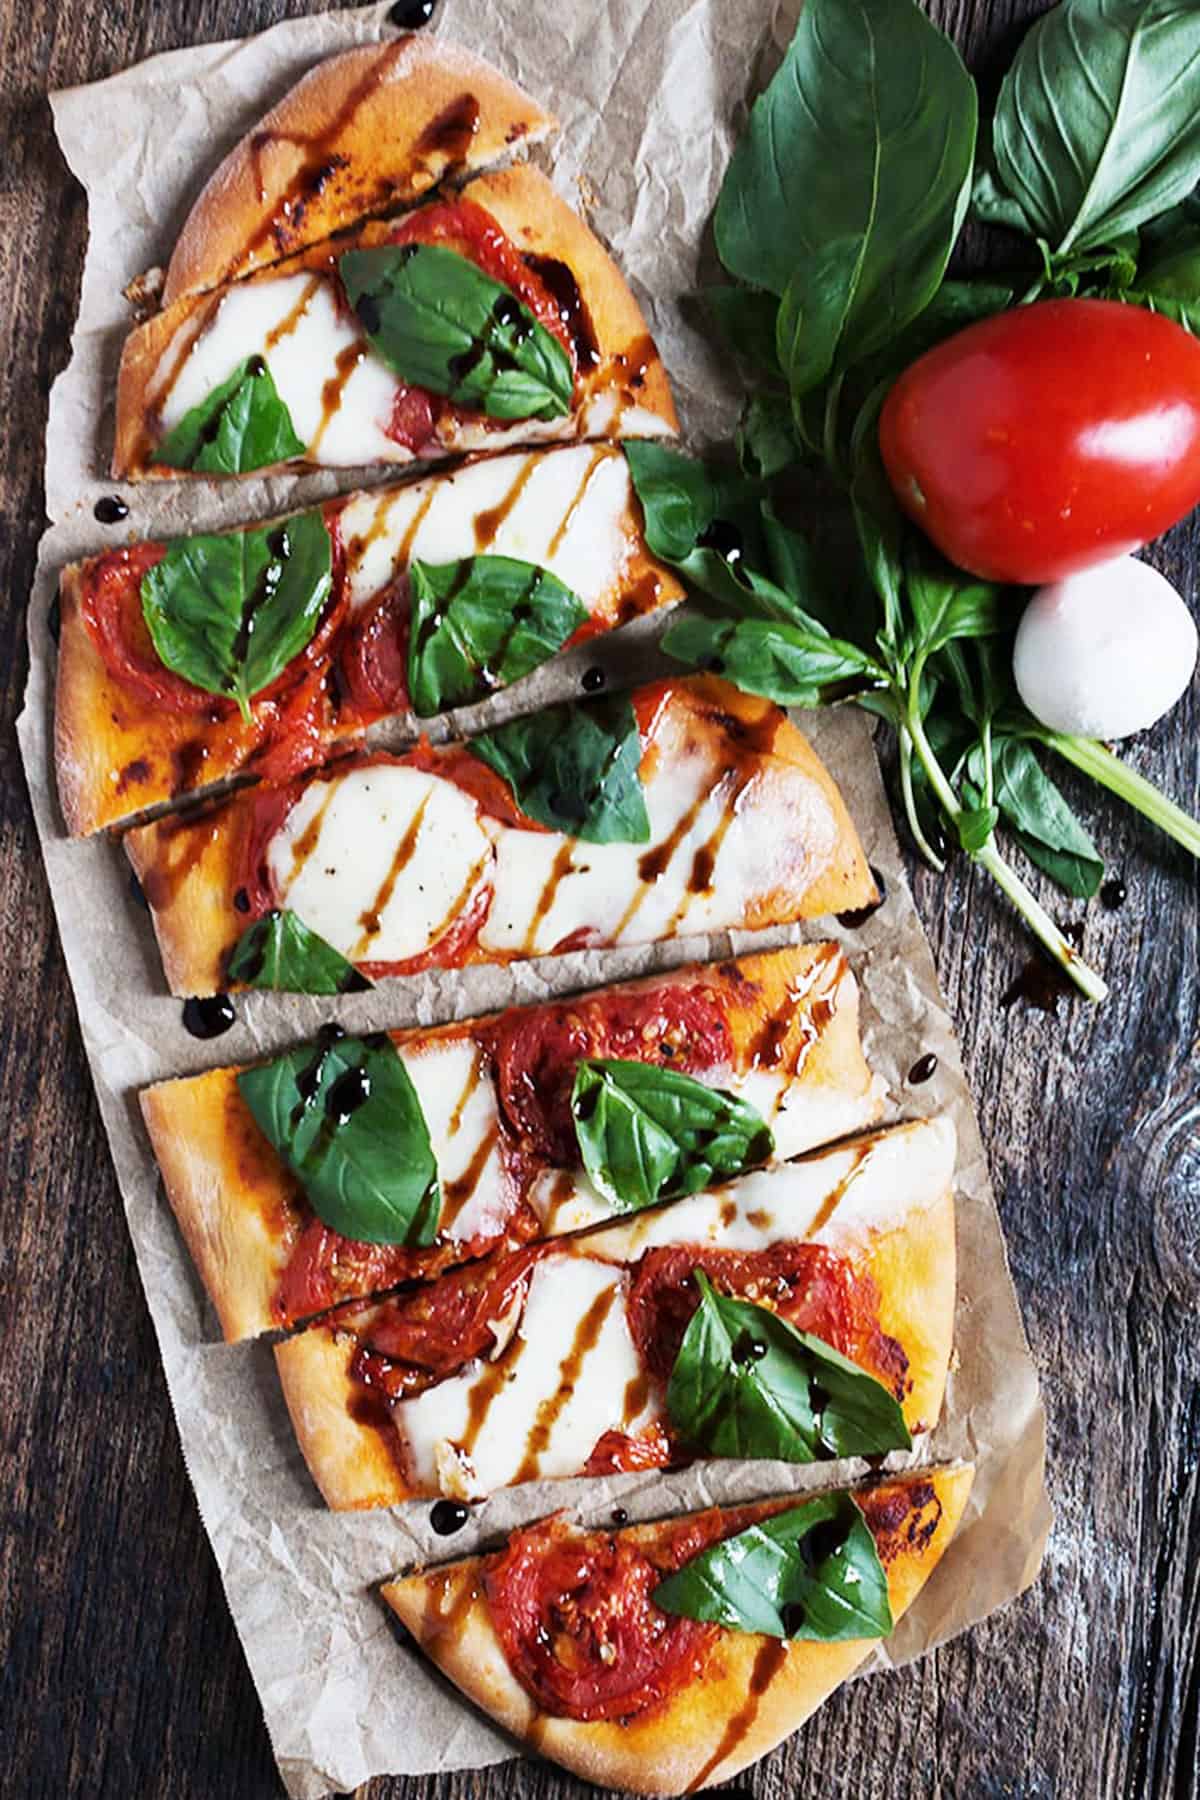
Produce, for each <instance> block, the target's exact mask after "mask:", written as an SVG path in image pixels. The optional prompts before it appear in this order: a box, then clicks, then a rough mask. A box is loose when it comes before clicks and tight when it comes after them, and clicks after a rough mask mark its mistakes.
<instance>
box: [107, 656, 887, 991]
mask: <svg viewBox="0 0 1200 1800" xmlns="http://www.w3.org/2000/svg"><path fill="white" fill-rule="evenodd" d="M662 686H663V691H664V693H665V692H667V691H668V689H669V691H670V694H671V695H672V696H673V697H677V698H678V700H679V702H680V703H681V704H685V705H686V707H687V709H688V717H687V721H686V725H687V730H688V733H689V735H690V737H691V738H692V739H693V740H694V741H696V742H697V743H699V744H703V743H704V742H705V740H708V741H710V742H711V741H712V739H713V738H714V737H715V736H716V735H717V734H727V733H729V732H730V731H731V730H732V732H733V734H734V737H735V740H736V742H737V744H738V745H739V746H742V745H744V744H745V743H746V741H750V742H753V740H754V739H755V737H756V736H757V735H758V734H760V733H762V732H763V731H764V730H765V731H766V732H767V734H768V736H769V750H770V758H771V766H772V768H773V769H774V770H776V771H779V770H783V771H784V772H785V773H791V772H794V773H795V774H797V775H799V776H800V777H801V783H802V784H801V785H800V786H798V787H797V788H796V790H795V793H796V795H797V796H798V798H799V799H800V801H802V802H806V803H807V804H808V806H809V810H816V811H818V812H819V813H820V814H821V816H822V831H823V834H825V835H823V837H822V841H821V843H820V845H819V848H818V849H817V850H815V851H814V853H813V855H812V856H811V857H810V856H809V855H808V851H807V847H806V845H805V844H804V842H803V841H802V840H801V838H800V836H799V834H798V833H797V835H796V843H797V850H798V852H799V861H798V864H797V867H796V869H795V871H794V875H793V876H792V878H791V879H790V880H789V882H787V883H786V884H785V883H784V882H782V881H781V882H780V883H778V884H777V885H776V886H774V887H772V888H771V889H769V890H765V891H763V892H762V893H761V894H759V895H758V896H756V897H755V899H754V900H753V902H752V903H751V904H750V905H749V906H748V907H747V911H746V914H745V917H744V918H743V920H742V924H743V925H744V926H746V927H747V928H749V929H755V928H757V927H760V926H767V925H777V924H786V923H791V922H792V921H794V920H796V919H813V918H820V917H823V916H825V915H827V914H829V913H838V912H843V911H845V910H846V909H848V908H853V907H861V906H866V905H869V904H870V903H871V902H872V901H873V900H875V899H876V898H877V897H878V896H877V893H876V888H875V881H874V878H873V876H872V874H871V871H870V868H869V866H868V863H867V859H866V855H865V853H864V851H863V847H862V844H861V843H860V841H859V837H858V833H857V832H856V831H855V829H854V825H853V822H852V821H851V818H850V815H849V813H848V812H847V810H846V805H845V802H844V801H843V799H842V797H841V794H840V793H839V791H838V788H837V785H836V783H835V782H834V780H833V777H832V776H831V775H830V774H829V772H828V770H827V769H826V768H825V766H824V764H823V763H822V762H821V760H820V758H819V757H818V756H817V754H816V752H815V751H814V750H813V748H812V747H811V745H810V744H809V743H808V741H807V739H806V738H804V737H803V736H802V734H801V733H800V732H799V731H798V730H797V728H796V726H795V725H793V724H792V722H791V720H790V719H788V717H787V716H786V714H784V713H783V712H781V711H780V709H779V708H778V707H776V706H774V705H773V704H772V703H771V702H770V701H768V700H760V699H756V698H755V697H753V696H752V695H748V694H742V693H739V691H738V690H737V689H736V688H733V687H730V686H729V685H728V684H727V683H726V682H723V681H718V680H717V679H716V677H714V676H687V677H681V678H680V679H678V680H673V681H671V682H670V683H664V684H662ZM634 697H636V690H635V695H634ZM731 722H732V724H731ZM743 753H744V752H743ZM653 754H654V747H653V745H651V747H650V749H649V750H648V751H647V752H646V755H653ZM643 763H645V757H643ZM253 806H254V792H253V790H249V791H247V792H244V793H237V794H234V795H233V796H231V798H229V799H228V800H225V801H222V802H219V803H217V804H215V805H213V806H212V807H210V808H207V809H205V811H204V812H203V813H201V814H200V815H199V819H198V822H196V823H192V822H191V821H190V820H188V819H181V820H162V821H159V822H157V823H155V824H152V825H146V826H141V827H138V828H136V829H134V830H131V831H129V832H127V833H126V835H125V839H124V843H125V848H126V851H127V853H128V855H129V859H130V861H131V863H132V864H133V867H134V869H135V871H136V873H137V875H138V878H139V880H140V881H141V883H142V886H143V888H144V889H145V891H146V896H147V898H148V900H149V902H150V907H151V913H152V917H153V920H154V929H155V932H156V934H157V937H158V944H159V949H160V951H161V953H162V960H163V968H164V970H165V973H166V977H167V981H168V984H169V985H170V989H171V992H172V993H174V994H214V993H219V992H221V991H222V990H223V989H224V988H225V987H226V986H227V982H226V976H225V963H226V958H227V956H228V954H229V952H230V950H232V948H233V946H234V945H235V944H236V943H237V941H238V938H239V937H240V936H241V933H242V930H243V928H244V923H245V922H244V920H243V918H242V916H241V915H240V914H239V913H238V912H237V911H236V910H235V908H234V905H233V896H234V892H235V891H236V888H237V883H238V860H239V846H240V843H241V836H242V833H243V832H244V830H245V829H246V828H247V821H248V819H249V816H250V812H251V810H252V808H253ZM826 827H828V830H827V833H826ZM512 960H516V957H515V956H509V955H506V954H505V953H503V952H497V953H489V952H486V951H483V950H477V951H476V952H475V953H473V954H472V955H471V956H470V957H468V961H477V962H504V961H512Z"/></svg>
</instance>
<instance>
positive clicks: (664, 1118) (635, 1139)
mask: <svg viewBox="0 0 1200 1800" xmlns="http://www.w3.org/2000/svg"><path fill="white" fill-rule="evenodd" d="M571 1116H572V1118H573V1120H574V1122H575V1136H576V1138H577V1140H578V1143H579V1152H580V1155H581V1157H582V1159H583V1165H584V1168H585V1169H586V1170H587V1172H588V1175H589V1177H590V1178H591V1181H592V1183H593V1185H594V1186H595V1187H596V1188H597V1189H598V1190H599V1192H600V1193H601V1194H603V1195H604V1197H605V1199H607V1200H608V1201H610V1202H611V1204H612V1205H613V1206H615V1207H617V1208H619V1209H620V1210H621V1211H623V1212H636V1211H639V1210H640V1209H641V1208H642V1207H644V1206H654V1205H655V1204H656V1203H657V1202H658V1201H660V1200H673V1199H677V1198H679V1197H680V1196H681V1195H683V1194H695V1193H698V1192H699V1191H700V1189H702V1188H707V1187H712V1186H713V1185H714V1183H716V1182H720V1181H728V1180H730V1179H731V1178H732V1177H733V1176H735V1175H740V1174H742V1173H743V1172H744V1171H745V1170H746V1169H750V1168H756V1167H757V1166H758V1165H759V1164H761V1163H764V1162H766V1161H767V1160H768V1159H769V1158H770V1156H771V1154H772V1152H773V1151H774V1148H775V1140H774V1137H773V1136H772V1134H771V1129H770V1127H769V1126H768V1125H767V1124H766V1122H765V1120H764V1119H763V1118H762V1115H761V1114H760V1113H758V1112H757V1111H756V1110H755V1109H754V1107H752V1106H750V1105H748V1104H747V1103H746V1101H744V1100H739V1099H738V1098H737V1096H736V1095H735V1094H730V1093H727V1092H726V1091H725V1090H724V1089H723V1088H712V1087H706V1086H705V1084H704V1083H703V1082H702V1081H696V1080H694V1079H693V1077H692V1076H690V1075H682V1074H679V1073H678V1072H677V1071H676V1070H674V1069H662V1068H658V1067H657V1066H655V1065H654V1064H651V1063H642V1062H629V1061H625V1060H624V1059H622V1058H620V1057H612V1058H592V1059H588V1060H586V1061H584V1062H581V1063H580V1064H579V1067H578V1069H577V1070H576V1074H575V1083H574V1086H573V1088H572V1090H571Z"/></svg>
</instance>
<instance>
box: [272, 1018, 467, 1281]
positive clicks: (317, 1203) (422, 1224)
mask: <svg viewBox="0 0 1200 1800" xmlns="http://www.w3.org/2000/svg"><path fill="white" fill-rule="evenodd" d="M336 1030H337V1028H336V1027H333V1028H330V1029H329V1030H327V1032H326V1033H325V1035H324V1037H323V1038H322V1039H321V1040H319V1041H318V1043H317V1044H315V1045H312V1044H310V1045H307V1046H305V1047H303V1048H301V1049H299V1050H292V1051H289V1052H288V1054H287V1055H285V1056H280V1057H277V1058H276V1059H275V1060H274V1061H273V1062H269V1063H263V1064H261V1065H260V1066H259V1067H257V1068H253V1069H245V1070H243V1071H242V1073H241V1074H240V1075H239V1076H238V1078H237V1084H238V1089H239V1091H240V1093H241V1095H242V1098H243V1099H244V1100H245V1102H246V1105H247V1106H248V1107H249V1108H250V1111H251V1113H252V1114H253V1115H254V1119H255V1122H256V1123H257V1125H258V1127H259V1129H260V1130H261V1131H262V1132H263V1134H264V1135H265V1136H266V1137H267V1138H268V1139H269V1140H270V1142H271V1143H272V1144H273V1145H274V1146H275V1148H276V1150H277V1151H278V1152H279V1154H280V1156H281V1157H282V1158H283V1160H284V1162H285V1163H286V1164H287V1166H288V1167H289V1168H290V1169H291V1171H292V1173H293V1174H294V1175H295V1176H296V1178H297V1180H298V1181H299V1182H300V1184H301V1186H302V1187H303V1189H304V1192H305V1194H306V1195H307V1196H308V1199H309V1202H310V1204H311V1206H312V1209H313V1211H314V1212H315V1213H316V1215H317V1217H318V1218H319V1219H320V1220H321V1221H322V1222H323V1223H324V1224H326V1225H328V1226H329V1228H330V1230H331V1231H336V1232H339V1233H340V1234H341V1235H342V1236H343V1237H348V1238H355V1239H357V1240H359V1241H360V1242H363V1243H368V1244H409V1245H414V1246H418V1247H419V1246H422V1245H426V1244H431V1243H433V1242H434V1240H435V1238H436V1237H437V1229H438V1219H439V1217H440V1214H441V1204H442V1202H441V1190H440V1188H439V1185H438V1171H437V1163H436V1161H435V1159H434V1154H433V1150H432V1147H431V1145H430V1141H429V1127H428V1125H427V1124H426V1122H425V1115H424V1113H423V1112H422V1110H421V1102H420V1100H419V1099H418V1098H417V1092H416V1089H415V1088H414V1087H413V1084H412V1081H411V1079H410V1077H409V1074H408V1071H407V1069H406V1068H405V1067H404V1064H403V1062H402V1061H401V1059H400V1057H399V1055H398V1054H397V1052H396V1049H395V1047H394V1045H393V1044H392V1043H391V1042H390V1040H389V1039H388V1038H386V1037H384V1036H382V1035H380V1036H379V1037H370V1038H353V1037H345V1036H342V1035H339V1036H334V1035H333V1033H334V1032H335V1031H336Z"/></svg>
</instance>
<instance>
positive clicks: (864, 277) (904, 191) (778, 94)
mask: <svg viewBox="0 0 1200 1800" xmlns="http://www.w3.org/2000/svg"><path fill="white" fill-rule="evenodd" d="M976 114H977V106H976V99H975V86H974V83H973V82H972V80H971V78H970V76H969V75H968V74H967V72H966V70H965V69H964V67H963V65H962V61H961V59H960V58H959V55H958V52H957V51H956V50H955V48H954V46H953V44H951V42H950V41H949V39H948V38H946V37H945V36H943V34H942V33H941V32H940V31H938V30H937V28H936V27H935V26H934V25H933V24H931V22H930V21H929V19H928V18H927V17H926V16H925V14H924V13H923V12H922V10H921V8H920V7H919V6H917V5H915V4H914V3H913V0H808V4H807V5H806V6H805V8H804V10H803V12H802V13H801V15H800V22H799V24H798V26H797V27H796V32H795V36H794V37H793V39H792V43H791V46H790V48H789V50H788V52H787V55H786V57H785V58H784V61H783V64H782V67H781V68H780V70H779V72H778V73H777V75H776V76H775V78H774V80H773V81H772V82H771V84H770V86H769V87H768V88H767V90H766V92H765V93H764V94H762V95H761V96H760V97H759V99H758V100H757V101H756V102H755V105H754V109H753V111H752V113H751V115H750V123H749V126H748V128H747V130H746V132H745V133H744V135H743V137H742V140H741V142H740V143H739V145H738V147H737V149H736V150H735V152H734V155H733V159H732V161H731V162H730V165H729V169H728V171H727V173H726V176H725V180H724V182H723V184H722V187H721V192H720V196H719V198H718V200H717V209H716V214H715V218H714V229H715V232H716V240H717V251H718V253H719V255H720V258H721V261H722V262H723V263H724V265H725V267H726V269H728V270H729V272H730V274H732V275H735V276H737V277H738V279H739V280H742V281H745V282H749V283H751V284H752V285H754V286H755V287H760V288H767V289H768V290H769V291H770V292H771V293H774V294H780V295H782V294H784V293H785V291H787V290H788V289H789V285H790V289H791V292H790V295H789V306H790V308H791V309H792V310H793V312H794V313H796V314H800V315H807V316H812V317H816V316H825V317H827V316H828V312H829V304H830V303H829V295H830V291H831V280H832V278H831V272H830V269H829V267H828V265H827V264H826V263H825V252H826V250H827V247H828V246H830V245H833V244H838V243H842V244H845V243H846V241H847V240H851V239H857V240H859V242H860V243H861V254H860V255H859V257H858V259H857V265H856V267H855V268H854V269H853V271H852V272H851V273H850V274H849V277H848V280H847V287H848V292H849V297H848V303H847V305H846V307H845V309H844V312H843V315H842V320H841V328H840V333H839V340H840V344H841V345H845V346H846V347H847V349H848V351H849V353H850V354H851V355H853V356H855V357H864V356H868V355H870V354H871V353H872V352H873V351H874V350H877V349H878V348H879V347H880V346H881V345H882V344H883V343H885V342H886V341H887V340H888V339H889V338H891V337H893V336H894V335H895V334H896V332H897V331H899V330H900V329H901V327H902V326H904V325H905V324H907V322H908V320H909V319H911V318H913V317H914V316H915V315H916V314H917V313H918V312H920V310H921V308H922V307H923V306H925V304H926V303H927V302H928V301H929V299H930V298H931V297H932V295H933V294H934V292H935V291H936V289H937V287H938V284H939V282H940V281H941V279H942V275H943V273H944V272H945V268H946V262H947V259H948V258H949V255H950V251H951V248H952V246H953V244H954V240H955V238H956V237H957V235H958V230H959V226H960V225H961V223H962V219H963V215H964V213H965V211H966V206H967V201H968V198H969V195H970V183H971V165H972V159H973V154H974V147H975V126H976ZM806 270H808V271H811V286H808V285H807V284H806V277H805V273H804V272H805V271H806ZM806 293H807V297H806ZM820 296H823V298H820Z"/></svg>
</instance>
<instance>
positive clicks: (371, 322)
mask: <svg viewBox="0 0 1200 1800" xmlns="http://www.w3.org/2000/svg"><path fill="white" fill-rule="evenodd" d="M354 310H355V312H356V313H357V314H358V318H359V323H360V324H361V326H362V328H363V330H364V331H365V332H366V334H367V336H368V337H374V336H375V335H376V333H377V332H378V330H379V327H380V325H381V324H382V323H383V315H382V313H381V312H380V310H379V302H378V300H376V298H375V296H374V294H360V295H359V296H358V299H357V300H356V301H355V302H354Z"/></svg>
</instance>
